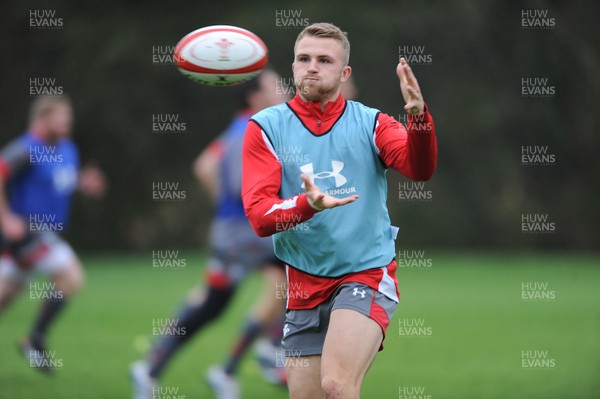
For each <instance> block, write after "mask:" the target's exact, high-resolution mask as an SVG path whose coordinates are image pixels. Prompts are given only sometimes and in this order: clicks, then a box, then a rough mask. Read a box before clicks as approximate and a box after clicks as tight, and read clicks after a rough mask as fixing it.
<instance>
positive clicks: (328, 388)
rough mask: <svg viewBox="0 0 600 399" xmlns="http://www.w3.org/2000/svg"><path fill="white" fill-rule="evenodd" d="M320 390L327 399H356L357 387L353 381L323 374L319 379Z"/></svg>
mask: <svg viewBox="0 0 600 399" xmlns="http://www.w3.org/2000/svg"><path fill="white" fill-rule="evenodd" d="M321 389H322V390H323V393H324V394H325V398H327V399H329V398H331V399H333V398H335V399H338V398H340V399H341V398H344V399H346V398H358V395H357V392H358V387H356V386H355V383H354V381H352V380H351V379H349V378H344V377H341V376H335V375H328V374H325V375H324V376H323V377H322V378H321Z"/></svg>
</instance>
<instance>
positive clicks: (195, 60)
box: [174, 25, 269, 86]
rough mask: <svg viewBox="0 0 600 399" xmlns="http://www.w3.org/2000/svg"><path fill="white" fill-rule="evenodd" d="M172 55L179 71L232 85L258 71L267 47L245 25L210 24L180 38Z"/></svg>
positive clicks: (213, 83) (205, 81)
mask: <svg viewBox="0 0 600 399" xmlns="http://www.w3.org/2000/svg"><path fill="white" fill-rule="evenodd" d="M174 59H175V65H177V67H178V68H179V70H180V71H181V73H183V74H184V75H186V76H187V77H189V78H190V79H192V80H194V81H196V82H198V83H202V84H205V85H210V86H232V85H236V84H239V83H242V82H245V81H247V80H249V79H251V78H252V77H254V76H256V75H258V74H259V73H260V71H261V70H262V69H263V68H264V67H265V65H267V62H268V61H269V51H268V50H267V46H265V44H264V43H263V41H262V40H260V38H259V37H258V36H256V35H255V34H254V33H252V32H250V31H248V30H246V29H242V28H238V27H237V26H229V25H214V26H207V27H205V28H201V29H198V30H195V31H193V32H191V33H189V34H188V35H186V36H185V37H184V38H183V39H181V40H180V41H179V43H177V46H175V54H174Z"/></svg>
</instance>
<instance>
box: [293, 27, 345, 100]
mask: <svg viewBox="0 0 600 399" xmlns="http://www.w3.org/2000/svg"><path fill="white" fill-rule="evenodd" d="M344 58H345V54H344V49H343V47H342V44H341V43H340V42H339V41H337V40H335V39H332V38H318V37H314V36H305V37H303V38H302V39H301V40H300V41H299V42H298V44H297V46H296V54H295V57H294V63H293V64H292V70H293V71H294V84H295V85H296V89H297V91H298V93H299V94H300V96H301V97H302V98H303V99H304V100H305V101H316V102H322V101H324V100H327V101H330V100H335V98H336V97H337V95H338V94H339V92H340V85H341V84H342V82H344V81H346V79H348V77H349V76H350V73H351V68H350V67H349V66H347V65H345V64H344Z"/></svg>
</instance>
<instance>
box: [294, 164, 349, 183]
mask: <svg viewBox="0 0 600 399" xmlns="http://www.w3.org/2000/svg"><path fill="white" fill-rule="evenodd" d="M331 169H332V170H331V171H330V172H329V171H325V172H319V173H315V171H314V168H313V164H312V163H307V164H306V165H302V166H300V170H301V171H302V173H304V174H305V175H307V176H308V178H309V179H310V181H311V182H313V183H314V182H315V179H326V178H328V177H333V178H334V179H335V187H339V186H343V185H344V184H346V181H347V179H346V178H345V177H344V176H343V175H342V174H341V173H340V172H341V171H342V169H344V163H343V162H342V161H331ZM301 187H302V188H305V184H304V182H303V183H302V185H301Z"/></svg>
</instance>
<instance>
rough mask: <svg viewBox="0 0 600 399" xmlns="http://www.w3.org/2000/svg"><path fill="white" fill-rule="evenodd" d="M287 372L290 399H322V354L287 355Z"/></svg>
mask: <svg viewBox="0 0 600 399" xmlns="http://www.w3.org/2000/svg"><path fill="white" fill-rule="evenodd" d="M285 373H286V376H287V382H288V389H289V391H290V399H321V398H324V397H325V396H324V394H323V390H322V389H321V356H318V355H316V356H302V357H292V356H290V357H286V358H285Z"/></svg>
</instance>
